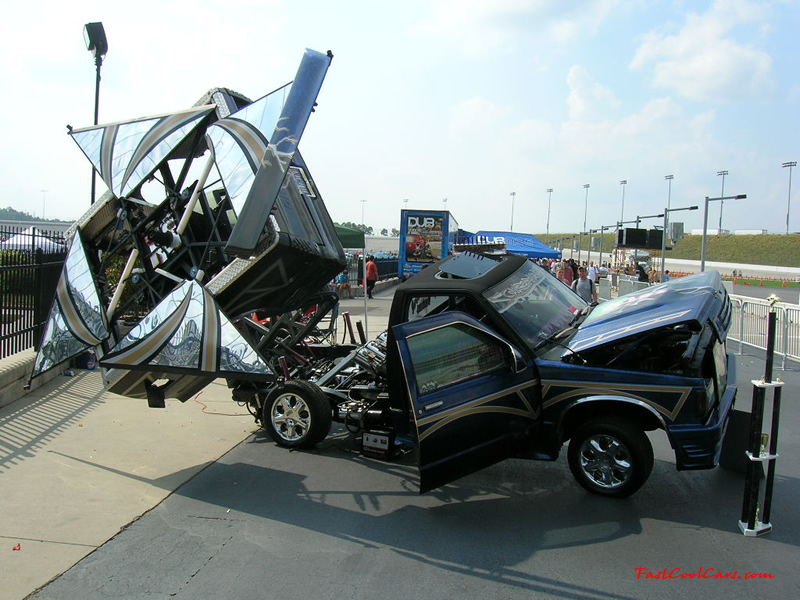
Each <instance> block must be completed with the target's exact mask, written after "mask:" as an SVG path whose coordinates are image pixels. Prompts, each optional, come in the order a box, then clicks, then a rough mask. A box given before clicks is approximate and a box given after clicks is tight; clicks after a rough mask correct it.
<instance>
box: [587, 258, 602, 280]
mask: <svg viewBox="0 0 800 600" xmlns="http://www.w3.org/2000/svg"><path fill="white" fill-rule="evenodd" d="M588 273H589V279H591V280H592V281H594V282H595V283H597V282H598V281H599V279H600V277H599V273H598V272H597V267H595V266H594V261H592V262H590V263H589V269H588Z"/></svg>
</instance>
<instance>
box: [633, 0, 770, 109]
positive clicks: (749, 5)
mask: <svg viewBox="0 0 800 600" xmlns="http://www.w3.org/2000/svg"><path fill="white" fill-rule="evenodd" d="M767 11H768V9H767V8H766V7H765V6H764V5H763V4H762V3H755V2H748V1H746V0H717V2H715V3H714V4H713V5H712V6H711V7H710V8H709V10H708V12H706V13H704V14H698V13H688V14H687V16H686V20H685V23H684V25H683V27H682V28H681V29H680V31H678V32H677V33H675V34H668V33H664V32H652V31H651V32H650V33H648V34H646V35H645V36H643V41H642V44H641V45H640V46H639V48H638V49H637V51H636V54H635V56H634V58H633V60H632V61H631V63H630V68H631V69H633V70H639V69H644V68H646V67H648V66H649V65H651V64H652V65H653V85H654V86H656V87H658V88H663V89H669V90H674V91H675V92H676V93H678V94H680V95H681V96H683V97H685V98H689V99H691V100H697V101H701V102H727V101H735V100H736V99H737V98H741V97H742V96H745V97H752V98H758V97H763V96H764V95H765V93H768V92H769V91H770V90H771V88H772V78H771V76H772V58H771V57H770V56H769V54H767V53H766V52H764V51H763V50H761V49H759V48H757V47H755V46H754V45H753V44H750V43H742V42H740V41H737V40H735V39H733V34H734V30H735V29H737V28H738V27H740V26H744V25H748V24H759V23H760V22H761V21H762V20H763V19H765V18H766V16H767ZM763 31H764V29H763V27H762V28H758V29H757V31H756V37H759V36H760V35H761V32H763Z"/></svg>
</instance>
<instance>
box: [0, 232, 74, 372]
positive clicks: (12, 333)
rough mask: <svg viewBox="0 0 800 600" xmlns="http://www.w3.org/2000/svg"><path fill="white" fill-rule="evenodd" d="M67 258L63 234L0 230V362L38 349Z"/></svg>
mask: <svg viewBox="0 0 800 600" xmlns="http://www.w3.org/2000/svg"><path fill="white" fill-rule="evenodd" d="M66 256H67V253H66V244H65V241H64V237H63V232H47V231H41V230H38V229H35V228H28V229H24V228H13V227H0V359H2V358H5V357H7V356H10V355H12V354H16V353H17V352H22V351H23V350H27V349H29V348H34V349H36V350H38V348H39V341H40V339H41V337H42V329H43V327H44V324H45V322H46V321H47V317H48V314H49V312H50V306H51V304H52V303H53V298H54V297H55V291H56V286H57V285H58V278H59V277H60V275H61V270H62V268H63V266H64V260H65V258H66Z"/></svg>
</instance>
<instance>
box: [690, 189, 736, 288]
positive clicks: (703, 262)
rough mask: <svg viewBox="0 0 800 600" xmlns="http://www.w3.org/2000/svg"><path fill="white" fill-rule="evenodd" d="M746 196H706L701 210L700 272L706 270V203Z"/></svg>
mask: <svg viewBox="0 0 800 600" xmlns="http://www.w3.org/2000/svg"><path fill="white" fill-rule="evenodd" d="M744 198H747V194H739V195H738V196H724V197H723V196H720V197H719V198H709V197H708V196H706V204H705V208H704V210H703V244H702V248H701V250H700V272H701V273H702V272H703V271H705V270H706V242H707V240H706V238H707V237H708V203H709V202H714V201H716V200H719V201H720V202H722V201H723V200H743V199H744Z"/></svg>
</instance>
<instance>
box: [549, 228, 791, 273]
mask: <svg viewBox="0 0 800 600" xmlns="http://www.w3.org/2000/svg"><path fill="white" fill-rule="evenodd" d="M535 235H536V237H538V238H539V239H540V240H541V241H543V242H544V243H545V244H551V243H557V240H558V239H559V238H561V239H566V244H565V247H566V246H567V245H569V244H570V243H571V239H572V237H573V235H574V234H569V235H567V234H565V233H551V234H550V235H547V234H538V233H537V234H535ZM594 237H595V239H597V238H599V236H594ZM706 240H707V248H706V260H707V261H709V262H725V263H737V264H743V265H776V266H781V267H800V235H798V234H789V235H709V236H707V238H706ZM575 241H576V243H577V236H575ZM597 243H598V242H595V244H597ZM702 244H703V236H701V235H687V236H685V237H684V238H683V239H682V240H681V241H679V242H678V243H677V244H675V247H674V248H673V249H672V250H667V258H678V259H684V260H700V251H701V248H702ZM615 245H616V236H614V235H613V234H609V233H607V234H605V235H604V236H603V253H607V252H609V251H610V250H612V249H613V248H614V246H615ZM588 247H589V238H588V236H584V238H583V248H584V251H586V249H587V248H588ZM595 248H596V246H595ZM596 251H597V250H596V249H595V250H594V252H596ZM648 252H650V255H651V256H653V257H660V256H661V251H660V250H648Z"/></svg>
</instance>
